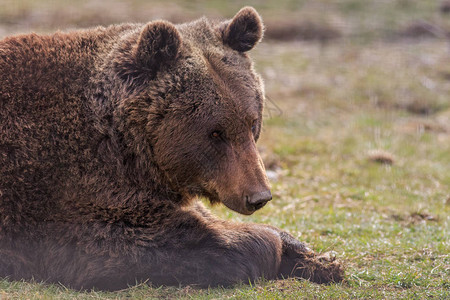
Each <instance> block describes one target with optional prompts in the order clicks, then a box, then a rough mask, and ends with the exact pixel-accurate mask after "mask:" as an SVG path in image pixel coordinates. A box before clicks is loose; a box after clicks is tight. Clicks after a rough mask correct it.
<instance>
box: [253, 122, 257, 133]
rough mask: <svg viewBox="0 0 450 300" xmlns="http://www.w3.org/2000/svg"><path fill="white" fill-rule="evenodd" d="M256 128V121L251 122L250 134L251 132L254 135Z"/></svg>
mask: <svg viewBox="0 0 450 300" xmlns="http://www.w3.org/2000/svg"><path fill="white" fill-rule="evenodd" d="M257 126H258V120H253V122H252V132H253V134H256V129H257Z"/></svg>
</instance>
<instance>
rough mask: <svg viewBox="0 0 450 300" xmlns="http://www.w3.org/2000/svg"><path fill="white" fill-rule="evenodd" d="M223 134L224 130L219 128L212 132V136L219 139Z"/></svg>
mask: <svg viewBox="0 0 450 300" xmlns="http://www.w3.org/2000/svg"><path fill="white" fill-rule="evenodd" d="M221 136H222V132H221V131H219V130H215V131H213V132H212V133H211V138H213V139H218V138H220V137H221Z"/></svg>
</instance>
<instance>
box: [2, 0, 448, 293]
mask: <svg viewBox="0 0 450 300" xmlns="http://www.w3.org/2000/svg"><path fill="white" fill-rule="evenodd" d="M3 2H4V1H3ZM19 3H20V7H23V10H26V9H29V6H30V5H32V6H36V5H37V6H38V4H36V3H37V2H34V1H28V0H27V1H25V0H23V1H19ZM42 3H44V4H45V3H53V4H54V2H53V1H44V2H42ZM65 3H67V2H65ZM71 3H72V4H71V5H72V6H73V7H78V6H77V5H78V4H79V3H80V1H71ZM83 3H84V4H83V5H87V4H86V3H87V2H86V1H84V2H83ZM139 3H141V2H139V1H133V5H136V6H137V7H138V5H139ZM177 3H178V5H181V6H182V7H186V8H187V9H188V11H189V12H191V13H193V14H200V13H204V12H205V11H206V12H208V11H215V12H216V13H217V14H219V15H220V14H226V15H232V14H233V13H234V11H235V10H236V9H237V7H240V6H241V4H240V2H238V1H229V2H222V1H216V0H215V1H210V2H208V4H207V6H206V7H205V8H204V10H203V8H202V7H203V6H202V5H203V4H204V2H201V1H193V2H190V4H188V3H187V2H183V1H178V2H177ZM311 3H312V2H311V1H289V0H282V1H277V2H272V1H259V2H256V1H254V2H252V1H250V2H249V4H254V5H255V6H257V7H258V8H260V10H262V12H263V17H265V18H266V19H270V18H275V17H277V16H278V15H280V14H281V13H283V12H286V13H287V14H288V15H289V14H291V15H295V14H298V15H302V14H305V15H309V16H311V15H317V14H323V12H322V10H321V9H320V8H321V7H323V5H326V7H327V8H329V14H327V16H331V17H333V18H335V19H336V20H341V19H345V20H346V21H345V22H346V23H345V26H346V30H348V31H354V32H356V33H355V34H356V35H358V36H363V35H367V36H371V38H370V39H364V40H360V39H359V38H356V39H355V38H353V37H352V36H348V37H344V38H342V39H341V40H339V41H336V42H333V43H329V44H327V45H323V44H319V43H300V42H293V43H276V42H266V43H263V44H261V45H260V46H258V48H257V49H256V50H255V51H253V53H252V55H253V57H254V58H255V60H256V68H257V69H258V71H259V72H260V73H261V74H262V75H263V77H264V78H265V81H266V87H267V96H268V97H269V98H270V99H271V101H272V102H268V103H267V110H266V114H265V115H266V118H265V127H264V129H263V133H262V137H261V140H260V142H259V146H260V147H261V150H262V152H263V156H264V160H265V162H266V165H268V166H269V165H270V166H271V169H272V171H274V172H275V174H276V178H275V179H274V180H272V190H273V195H274V199H273V201H272V202H271V203H270V204H268V205H267V206H266V207H265V208H263V209H262V210H261V211H259V212H257V213H256V214H254V215H252V216H250V217H246V216H242V215H238V214H236V213H234V212H231V211H230V210H228V209H226V208H224V207H223V206H215V207H212V208H211V209H212V210H213V211H214V213H216V214H217V215H219V216H220V217H222V218H225V219H229V220H232V221H236V222H259V223H267V224H272V225H274V226H278V227H280V228H282V229H284V230H286V231H289V232H291V233H292V234H293V235H295V236H296V237H297V238H299V239H300V240H302V241H305V242H307V243H309V244H310V246H311V247H312V248H314V249H315V250H316V251H319V252H326V251H335V253H336V256H337V257H338V258H339V259H341V260H342V261H343V262H344V264H345V265H346V269H347V271H346V278H345V280H344V282H342V283H340V284H334V285H316V284H312V283H310V282H308V281H304V280H294V279H289V280H279V281H266V280H261V281H259V282H257V283H256V284H254V285H245V284H242V285H237V286H235V287H232V288H227V289H224V288H215V289H195V288H193V287H179V288H177V287H148V286H146V285H139V286H136V287H131V288H129V289H127V290H124V291H120V292H115V293H104V292H96V291H91V292H82V293H80V292H76V291H72V290H68V289H65V288H64V287H61V286H57V285H43V284H40V283H22V282H8V281H5V280H2V281H0V299H25V298H27V299H73V298H77V299H152V298H169V299H218V298H230V299H299V298H300V299H301V298H304V299H330V298H334V299H361V298H362V299H392V298H407V299H428V298H436V299H446V298H447V299H448V298H450V100H449V99H450V79H449V75H448V74H450V68H449V67H448V66H449V65H450V54H449V52H448V44H447V43H446V42H445V41H441V40H433V39H429V40H421V41H419V40H414V41H405V40H399V41H386V40H384V39H377V38H374V37H376V36H382V35H386V34H387V32H389V31H391V32H390V33H389V34H391V33H392V30H394V29H396V28H397V29H398V28H401V26H403V25H404V24H407V23H408V22H409V21H413V20H417V19H425V20H434V19H433V18H435V19H436V20H437V21H439V22H442V24H444V23H445V22H446V21H445V20H444V18H443V17H442V16H441V17H437V16H436V15H437V13H436V7H437V3H438V1H408V0H398V1H354V0H341V1H337V0H334V1H333V0H324V1H317V2H316V3H319V4H320V5H319V4H316V5H313V4H311ZM362 3H366V4H362ZM44 4H42V5H44ZM18 5H19V4H18ZM59 5H60V4H55V5H54V6H55V7H59ZM80 5H81V4H80ZM72 6H70V7H72ZM81 7H83V6H82V5H81ZM2 8H3V6H2ZM9 9H10V8H9ZM15 12H17V11H13V12H10V14H14V13H15ZM128 12H129V11H128ZM3 13H5V12H4V11H3ZM1 14H2V11H0V15H1ZM128 15H129V16H134V15H133V14H132V13H129V14H128ZM80 16H81V17H82V18H84V16H83V15H80ZM266 16H267V17H266ZM81 17H80V18H81ZM87 18H89V16H88V17H87ZM0 23H1V22H0ZM72 25H73V24H72ZM0 27H1V26H0ZM44 27H45V30H48V28H47V27H51V26H49V25H48V24H46V25H45V26H44ZM44 27H43V28H44ZM7 28H9V27H7ZM21 28H22V27H21ZM52 28H53V27H52ZM0 29H1V28H0ZM43 30H44V29H43ZM368 31H371V32H370V33H368ZM1 34H2V32H1V30H0V35H1ZM389 34H387V35H389ZM377 149H381V150H384V151H387V152H389V153H390V154H391V155H392V156H393V157H394V161H393V164H392V165H387V164H380V163H376V162H373V161H371V160H370V155H369V153H370V151H372V150H377Z"/></svg>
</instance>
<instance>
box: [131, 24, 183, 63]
mask: <svg viewBox="0 0 450 300" xmlns="http://www.w3.org/2000/svg"><path fill="white" fill-rule="evenodd" d="M180 45H181V36H180V33H179V32H178V30H177V29H176V28H175V26H174V25H173V24H172V23H169V22H166V21H154V22H150V23H148V24H147V25H145V27H144V29H143V30H142V31H141V34H140V36H139V39H138V43H137V48H136V52H135V58H136V62H137V63H138V65H139V66H141V67H144V68H146V69H150V70H152V71H153V72H156V71H158V69H159V68H160V67H161V66H162V65H163V64H167V63H169V62H171V61H173V60H174V59H175V58H176V57H177V54H178V52H179V50H180Z"/></svg>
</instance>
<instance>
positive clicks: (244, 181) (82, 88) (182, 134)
mask: <svg viewBox="0 0 450 300" xmlns="http://www.w3.org/2000/svg"><path fill="white" fill-rule="evenodd" d="M262 35H263V24H262V21H261V18H260V16H259V15H258V13H257V12H256V11H255V10H254V9H253V8H250V7H245V8H243V9H242V10H240V11H239V12H238V13H237V14H236V16H235V17H234V18H233V19H232V20H229V21H224V22H219V21H217V22H213V21H209V20H207V19H205V18H202V19H199V20H197V21H194V22H191V23H186V24H181V25H173V24H171V23H169V22H166V21H154V22H150V23H148V24H145V25H143V24H123V25H117V26H110V27H107V28H103V27H97V28H93V29H88V30H80V31H74V32H69V33H60V32H59V33H55V34H52V35H36V34H28V35H18V36H13V37H9V38H6V39H4V40H2V41H0V277H4V278H5V277H6V278H9V279H11V280H17V279H25V280H26V279H31V278H34V279H35V280H37V281H45V282H59V283H62V284H64V285H67V286H69V287H72V288H76V289H89V288H98V289H105V290H116V289H122V288H124V287H127V285H129V284H134V283H136V282H141V281H146V280H148V282H150V283H152V284H153V285H179V284H185V285H186V284H190V285H196V286H200V287H207V286H217V285H224V286H225V285H230V284H234V283H237V282H248V280H251V281H252V280H255V279H257V278H259V277H264V278H266V279H275V278H282V277H288V276H295V277H302V278H307V279H310V280H312V281H314V282H318V283H326V282H332V281H340V280H341V279H342V274H343V271H342V267H341V265H340V264H339V263H338V262H337V261H335V260H329V259H326V258H323V257H320V256H318V255H316V254H315V253H314V252H312V251H311V250H309V249H308V248H307V247H306V246H305V245H304V244H303V243H300V242H298V241H297V240H295V239H294V238H293V237H292V236H291V235H289V234H287V233H285V232H283V231H281V230H279V229H277V228H274V227H271V226H268V225H258V224H235V223H231V222H228V221H223V220H220V219H217V218H216V217H214V216H212V215H211V214H210V213H209V212H208V211H207V210H206V209H205V208H204V207H203V206H202V205H201V204H199V202H198V200H197V199H198V198H199V197H205V198H207V199H209V200H210V201H211V203H219V202H221V203H223V204H225V205H226V206H227V207H229V208H230V209H232V210H234V211H237V212H239V213H242V214H247V215H248V214H252V213H253V212H254V211H256V210H258V209H259V208H261V207H262V206H264V205H265V204H266V203H267V202H268V201H269V200H271V198H272V196H271V193H270V190H269V183H268V180H267V177H266V175H265V170H264V166H263V163H262V161H261V158H260V156H259V154H258V152H257V148H256V145H255V143H256V141H257V140H258V137H259V135H260V132H261V122H262V110H263V102H264V91H263V84H262V81H261V79H260V77H259V76H258V75H257V74H256V73H255V71H254V69H253V66H252V62H251V60H250V59H249V57H248V55H247V53H246V52H247V51H249V50H250V49H252V48H253V47H254V46H255V45H256V44H257V43H258V42H259V41H260V40H261V38H262Z"/></svg>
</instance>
